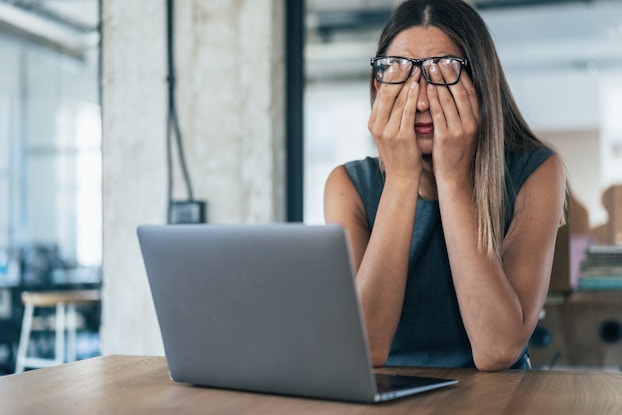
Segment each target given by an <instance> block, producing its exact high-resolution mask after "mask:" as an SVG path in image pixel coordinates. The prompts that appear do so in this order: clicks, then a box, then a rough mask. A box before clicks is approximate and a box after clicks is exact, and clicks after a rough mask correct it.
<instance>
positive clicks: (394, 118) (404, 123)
mask: <svg viewBox="0 0 622 415" xmlns="http://www.w3.org/2000/svg"><path fill="white" fill-rule="evenodd" d="M420 76H421V70H420V69H419V68H417V67H415V68H414V70H413V72H412V75H411V76H410V78H408V80H407V81H406V82H405V83H403V84H397V85H391V84H379V85H380V87H379V88H378V93H377V95H376V100H375V101H374V105H373V107H372V111H371V116H370V118H369V123H368V128H369V131H370V132H371V134H372V136H373V137H374V140H375V141H376V146H377V148H378V153H379V155H380V159H381V160H382V162H383V164H384V169H385V172H386V174H387V177H391V176H396V177H405V178H409V179H412V178H414V177H418V175H420V174H421V170H422V164H421V152H420V150H419V147H418V145H417V140H416V136H415V127H414V126H415V113H416V111H417V96H418V95H419V77H420Z"/></svg>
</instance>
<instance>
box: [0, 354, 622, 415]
mask: <svg viewBox="0 0 622 415" xmlns="http://www.w3.org/2000/svg"><path fill="white" fill-rule="evenodd" d="M382 371H383V372H386V373H401V374H416V375H423V376H436V377H446V378H455V379H458V380H459V383H458V384H457V385H454V386H450V387H448V388H445V389H440V390H435V391H430V392H425V393H423V394H420V395H415V396H412V397H407V398H403V399H399V400H396V401H392V402H387V403H382V404H376V405H365V404H351V403H342V402H334V401H322V400H315V399H300V398H292V397H283V396H275V395H265V394H256V393H247V392H234V391H228V390H217V389H209V388H202V387H194V386H185V385H179V384H176V383H174V382H173V381H171V380H170V379H169V377H168V372H167V366H166V360H165V359H164V358H163V357H146V356H103V357H97V358H93V359H89V360H83V361H79V362H73V363H69V364H65V365H60V366H55V367H50V368H45V369H38V370H34V371H29V372H25V373H21V374H18V375H8V376H4V377H0V413H2V414H3V415H13V414H28V415H33V414H63V415H71V414H147V413H148V414H236V415H239V414H245V413H252V414H277V415H278V414H288V415H289V414H341V415H347V414H361V415H364V414H391V415H395V414H486V415H492V414H530V415H531V414H547V415H554V414H599V415H602V414H614V413H615V414H620V413H622V373H619V372H599V371H593V372H588V371H576V372H575V371H572V372H571V371H505V372H500V373H482V372H478V371H476V370H471V369H432V368H385V369H382Z"/></svg>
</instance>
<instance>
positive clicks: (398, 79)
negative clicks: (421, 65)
mask: <svg viewBox="0 0 622 415" xmlns="http://www.w3.org/2000/svg"><path fill="white" fill-rule="evenodd" d="M372 66H373V69H374V77H375V78H376V81H378V82H380V83H383V84H401V83H404V82H406V80H407V79H408V77H409V76H410V72H411V71H412V67H413V64H412V62H410V61H409V60H408V59H403V58H378V59H375V60H374V61H373V62H372Z"/></svg>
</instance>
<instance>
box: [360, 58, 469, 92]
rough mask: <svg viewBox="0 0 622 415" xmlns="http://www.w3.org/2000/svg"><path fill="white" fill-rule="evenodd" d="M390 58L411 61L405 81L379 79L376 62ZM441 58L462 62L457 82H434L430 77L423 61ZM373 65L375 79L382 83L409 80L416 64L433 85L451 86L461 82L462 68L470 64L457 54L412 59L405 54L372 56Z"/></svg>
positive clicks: (436, 60) (400, 82) (434, 60)
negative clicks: (456, 55) (404, 55)
mask: <svg viewBox="0 0 622 415" xmlns="http://www.w3.org/2000/svg"><path fill="white" fill-rule="evenodd" d="M388 58H393V59H403V60H405V61H408V62H410V63H411V65H412V66H411V68H410V71H409V72H408V75H407V76H406V78H404V80H403V81H398V82H386V81H382V80H380V79H378V77H377V76H376V71H375V67H374V64H375V63H376V61H379V60H382V59H388ZM441 59H451V60H454V61H457V62H460V69H459V70H458V79H456V81H455V82H450V83H448V82H434V81H432V79H430V77H429V76H428V71H427V70H424V69H423V63H424V62H426V61H429V60H432V61H433V62H434V63H437V62H438V61H439V60H441ZM370 63H371V66H372V68H374V71H373V72H374V79H375V80H376V81H378V82H380V83H381V84H390V85H395V84H403V83H404V82H406V81H407V80H408V78H409V77H410V74H411V73H412V70H413V69H414V67H415V66H419V68H420V69H421V73H422V74H423V77H424V78H425V80H426V81H427V82H428V83H429V84H432V85H439V86H449V85H455V84H457V83H458V82H460V76H461V75H462V68H466V66H467V65H468V63H469V62H468V61H467V60H466V59H462V58H457V57H455V56H434V57H431V58H423V59H411V58H405V57H403V56H376V57H375V58H371V61H370Z"/></svg>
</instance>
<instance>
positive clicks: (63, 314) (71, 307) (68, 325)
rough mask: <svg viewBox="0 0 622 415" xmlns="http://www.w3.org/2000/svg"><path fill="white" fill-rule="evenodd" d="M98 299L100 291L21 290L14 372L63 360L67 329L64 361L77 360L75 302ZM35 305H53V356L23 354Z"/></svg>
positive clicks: (55, 363) (28, 337)
mask: <svg viewBox="0 0 622 415" xmlns="http://www.w3.org/2000/svg"><path fill="white" fill-rule="evenodd" d="M99 300H100V294H99V290H68V291H36V292H35V291H24V292H22V302H23V303H24V306H25V307H24V318H23V321H22V331H21V335H20V339H19V347H18V348H17V359H16V365H15V373H20V372H23V371H24V368H26V367H30V368H40V367H48V366H53V365H58V364H62V363H64V354H65V330H67V349H66V352H67V362H73V361H74V360H76V326H77V322H76V305H84V304H96V303H98V302H99ZM35 307H56V315H55V338H54V341H55V347H54V358H53V359H48V358H40V357H33V356H26V352H27V350H28V342H29V341H30V333H31V331H32V319H33V316H34V310H35Z"/></svg>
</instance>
